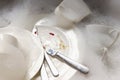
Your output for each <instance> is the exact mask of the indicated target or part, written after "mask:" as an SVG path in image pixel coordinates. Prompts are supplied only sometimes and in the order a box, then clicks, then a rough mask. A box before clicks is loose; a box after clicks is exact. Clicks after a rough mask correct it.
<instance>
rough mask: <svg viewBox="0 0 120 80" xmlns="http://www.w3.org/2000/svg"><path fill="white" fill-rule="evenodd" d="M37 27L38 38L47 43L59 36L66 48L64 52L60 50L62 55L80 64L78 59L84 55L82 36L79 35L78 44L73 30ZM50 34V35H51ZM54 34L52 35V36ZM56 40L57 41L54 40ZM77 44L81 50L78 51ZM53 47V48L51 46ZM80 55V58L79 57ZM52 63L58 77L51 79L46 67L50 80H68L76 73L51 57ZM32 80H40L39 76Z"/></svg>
mask: <svg viewBox="0 0 120 80" xmlns="http://www.w3.org/2000/svg"><path fill="white" fill-rule="evenodd" d="M37 27H38V34H37V35H39V36H40V37H41V36H42V38H41V39H47V40H48V41H49V40H51V39H52V37H54V36H55V35H57V36H59V37H60V39H61V40H62V41H63V43H64V45H65V46H66V48H65V49H64V50H60V49H59V51H61V52H62V53H63V54H64V55H66V56H68V57H70V58H72V59H73V60H75V61H78V62H82V61H80V60H82V59H80V60H79V58H82V57H83V56H82V55H83V54H84V50H85V49H84V48H85V47H84V43H85V42H84V39H83V38H82V37H83V36H82V35H79V38H80V39H81V40H80V42H78V38H77V35H76V33H75V28H74V29H71V30H64V29H61V28H58V27H55V26H46V25H39V26H38V25H37ZM35 33H36V27H35V28H34V29H33V34H35ZM51 33H52V35H51ZM53 34H54V35H53ZM56 40H58V39H56ZM56 40H55V39H53V42H55V41H56ZM78 43H79V44H81V45H82V46H81V49H79V48H80V47H78ZM52 47H53V46H52ZM55 47H56V46H54V47H53V48H55ZM80 55H81V56H80ZM51 59H52V61H53V62H54V64H55V65H56V67H57V69H58V71H59V77H56V78H55V77H53V76H52V74H51V72H50V70H49V67H48V66H47V65H45V66H46V69H47V72H48V76H49V78H50V80H69V79H70V78H71V77H73V76H74V75H75V73H76V72H77V70H75V69H74V68H71V67H70V66H68V65H67V64H65V63H64V61H62V60H60V59H56V58H53V57H51ZM34 80H40V76H38V77H36V78H35V79H34Z"/></svg>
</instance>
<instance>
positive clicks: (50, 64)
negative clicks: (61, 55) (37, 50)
mask: <svg viewBox="0 0 120 80" xmlns="http://www.w3.org/2000/svg"><path fill="white" fill-rule="evenodd" d="M45 59H46V62H47V64H48V66H49V68H50V70H51V72H52V74H53V76H54V77H57V76H59V72H58V70H57V69H56V67H55V66H54V64H53V62H52V60H51V59H50V57H49V56H48V54H47V53H46V52H45Z"/></svg>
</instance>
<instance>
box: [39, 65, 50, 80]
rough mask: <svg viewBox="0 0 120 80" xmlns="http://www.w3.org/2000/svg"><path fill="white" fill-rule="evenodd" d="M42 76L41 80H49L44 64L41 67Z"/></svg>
mask: <svg viewBox="0 0 120 80" xmlns="http://www.w3.org/2000/svg"><path fill="white" fill-rule="evenodd" d="M40 74H41V79H42V80H49V78H48V75H47V72H46V69H45V65H44V63H43V65H42V67H41V71H40Z"/></svg>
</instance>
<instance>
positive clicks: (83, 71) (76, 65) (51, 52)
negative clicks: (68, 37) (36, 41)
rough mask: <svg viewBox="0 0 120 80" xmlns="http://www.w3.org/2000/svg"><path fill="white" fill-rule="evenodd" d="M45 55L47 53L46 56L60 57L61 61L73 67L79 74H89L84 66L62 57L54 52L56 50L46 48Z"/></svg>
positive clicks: (57, 52)
mask: <svg viewBox="0 0 120 80" xmlns="http://www.w3.org/2000/svg"><path fill="white" fill-rule="evenodd" d="M46 53H48V54H49V55H51V56H58V57H60V58H61V59H63V60H64V61H65V62H66V63H68V64H69V65H71V66H73V67H74V68H76V69H78V70H79V71H80V72H82V73H84V74H86V73H88V72H89V69H88V68H87V67H86V66H84V65H82V64H80V63H78V62H75V61H73V60H72V59H70V58H68V57H66V56H64V55H62V54H61V53H60V52H59V51H56V50H54V49H50V48H48V49H46Z"/></svg>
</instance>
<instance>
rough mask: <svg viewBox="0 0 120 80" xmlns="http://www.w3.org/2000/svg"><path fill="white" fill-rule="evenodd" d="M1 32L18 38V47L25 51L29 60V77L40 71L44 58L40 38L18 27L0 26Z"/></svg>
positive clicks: (27, 74)
mask: <svg viewBox="0 0 120 80" xmlns="http://www.w3.org/2000/svg"><path fill="white" fill-rule="evenodd" d="M0 33H1V34H9V35H12V36H14V37H15V38H16V39H17V41H18V49H19V50H20V51H22V52H23V55H24V57H25V60H26V62H27V67H28V70H27V73H26V76H27V79H28V80H30V79H31V78H33V76H35V74H36V73H37V72H38V71H39V69H40V67H41V65H42V62H43V58H44V54H43V48H42V45H41V43H40V41H39V39H38V38H36V37H35V36H34V35H32V34H31V33H30V32H29V31H27V30H25V29H22V28H17V27H5V28H0ZM23 35H24V36H23Z"/></svg>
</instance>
